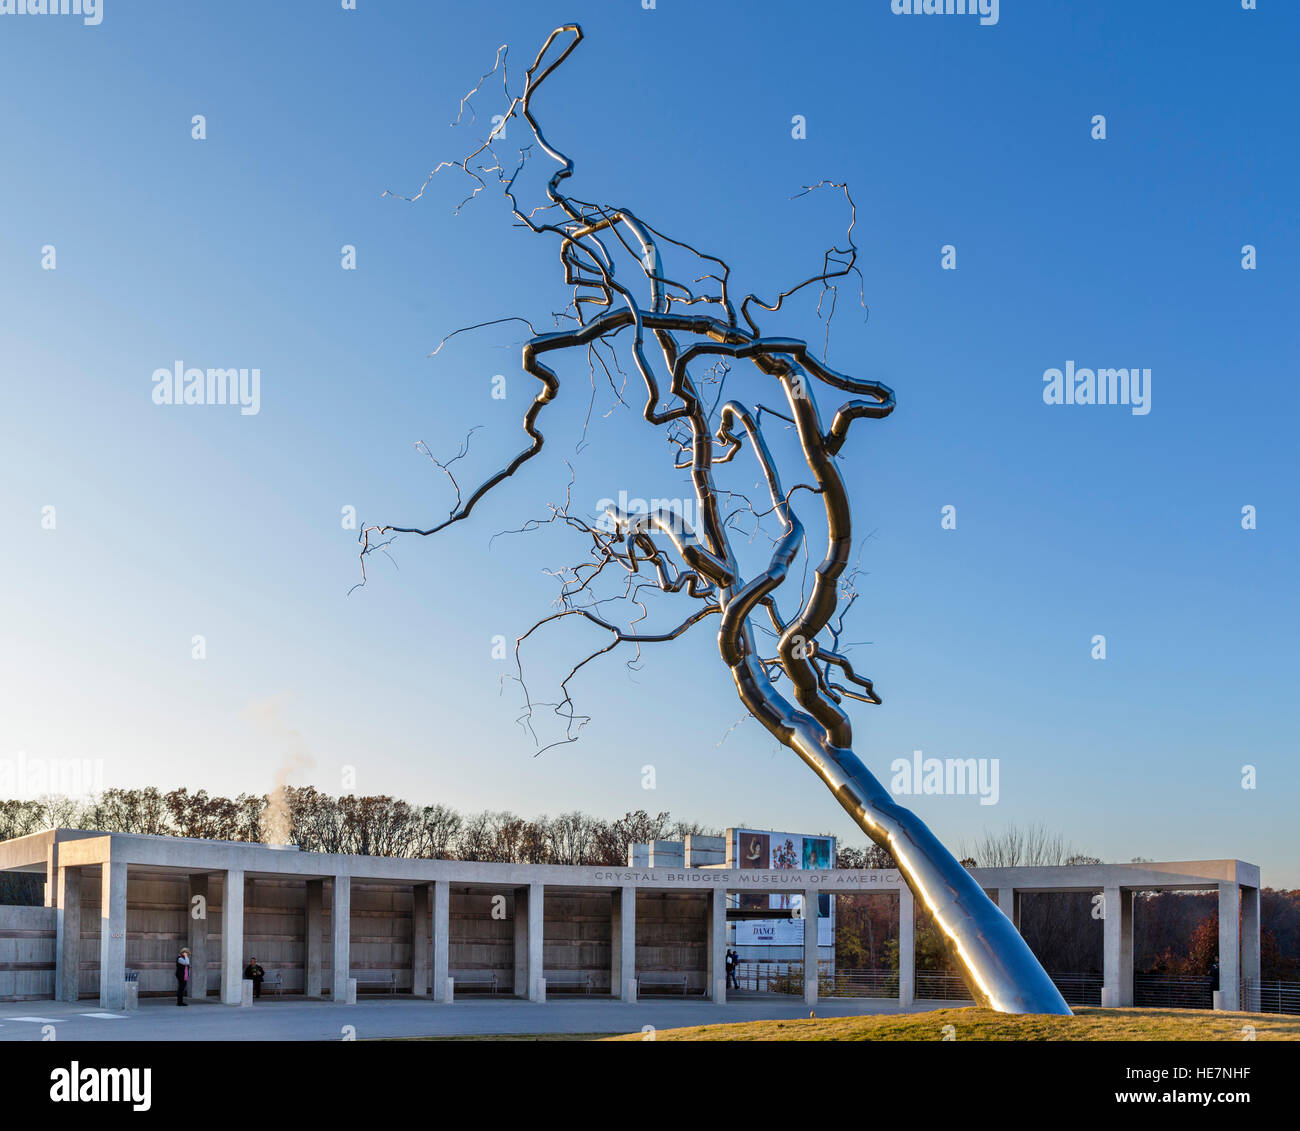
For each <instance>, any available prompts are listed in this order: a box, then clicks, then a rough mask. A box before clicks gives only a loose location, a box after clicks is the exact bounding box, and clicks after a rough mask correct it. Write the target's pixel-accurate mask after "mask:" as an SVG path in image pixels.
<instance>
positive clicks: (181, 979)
mask: <svg viewBox="0 0 1300 1131" xmlns="http://www.w3.org/2000/svg"><path fill="white" fill-rule="evenodd" d="M189 988H190V948H189V947H187V946H183V947H181V952H180V954H178V955H177V956H176V1004H177V1005H189V1004H190V1003H189V1002H188V1001H186V1000H185V995H186V993H187V992H188V991H189Z"/></svg>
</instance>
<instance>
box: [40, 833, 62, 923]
mask: <svg viewBox="0 0 1300 1131" xmlns="http://www.w3.org/2000/svg"><path fill="white" fill-rule="evenodd" d="M43 903H44V906H46V907H58V905H59V842H58V841H57V840H54V841H51V842H50V847H49V848H48V849H47V850H46V852H45V891H44V900H43Z"/></svg>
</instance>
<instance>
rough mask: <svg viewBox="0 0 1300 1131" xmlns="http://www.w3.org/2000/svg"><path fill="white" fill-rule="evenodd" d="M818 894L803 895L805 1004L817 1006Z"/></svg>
mask: <svg viewBox="0 0 1300 1131" xmlns="http://www.w3.org/2000/svg"><path fill="white" fill-rule="evenodd" d="M817 910H818V908H817V893H816V892H815V891H805V892H804V893H803V1003H804V1005H816V1004H817V983H818V970H817Z"/></svg>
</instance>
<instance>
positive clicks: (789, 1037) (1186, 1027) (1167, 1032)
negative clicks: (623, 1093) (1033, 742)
mask: <svg viewBox="0 0 1300 1131" xmlns="http://www.w3.org/2000/svg"><path fill="white" fill-rule="evenodd" d="M1074 1013H1075V1015H1074V1016H1073V1017H1054V1016H1047V1015H1041V1014H1031V1015H1027V1016H1013V1015H1010V1014H1006V1013H994V1012H993V1011H992V1010H988V1009H975V1008H973V1007H972V1008H966V1009H936V1010H933V1011H932V1012H929V1013H906V1014H897V1015H895V1014H876V1015H872V1016H867V1017H827V1018H817V1019H815V1020H810V1019H807V1018H804V1019H801V1020H797V1021H747V1022H742V1023H739V1024H735V1025H696V1026H692V1027H690V1028H686V1029H660V1030H658V1031H657V1032H656V1033H655V1034H654V1039H655V1040H656V1041H941V1040H943V1039H944V1036H945V1032H944V1026H946V1025H951V1026H952V1027H953V1029H952V1039H953V1040H958V1041H1240V1040H1242V1039H1243V1037H1244V1036H1245V1029H1246V1026H1253V1027H1254V1030H1255V1039H1256V1040H1260V1041H1279V1040H1280V1041H1300V1017H1297V1016H1288V1015H1286V1014H1276V1013H1210V1012H1208V1011H1200V1010H1185V1009H1094V1008H1086V1007H1083V1006H1079V1007H1077V1008H1076V1009H1075V1011H1074ZM643 1036H644V1034H641V1033H629V1034H623V1035H619V1036H616V1037H607V1038H605V1039H606V1040H612V1041H639V1040H642V1039H643Z"/></svg>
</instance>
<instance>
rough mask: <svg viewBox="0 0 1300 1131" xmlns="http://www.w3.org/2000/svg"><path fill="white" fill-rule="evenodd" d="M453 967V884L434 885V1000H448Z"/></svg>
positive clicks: (445, 881)
mask: <svg viewBox="0 0 1300 1131" xmlns="http://www.w3.org/2000/svg"><path fill="white" fill-rule="evenodd" d="M450 965H451V882H450V881H449V880H437V881H435V882H434V884H433V1000H434V1001H446V1000H447V976H448V974H449V973H450V969H449V967H450Z"/></svg>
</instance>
